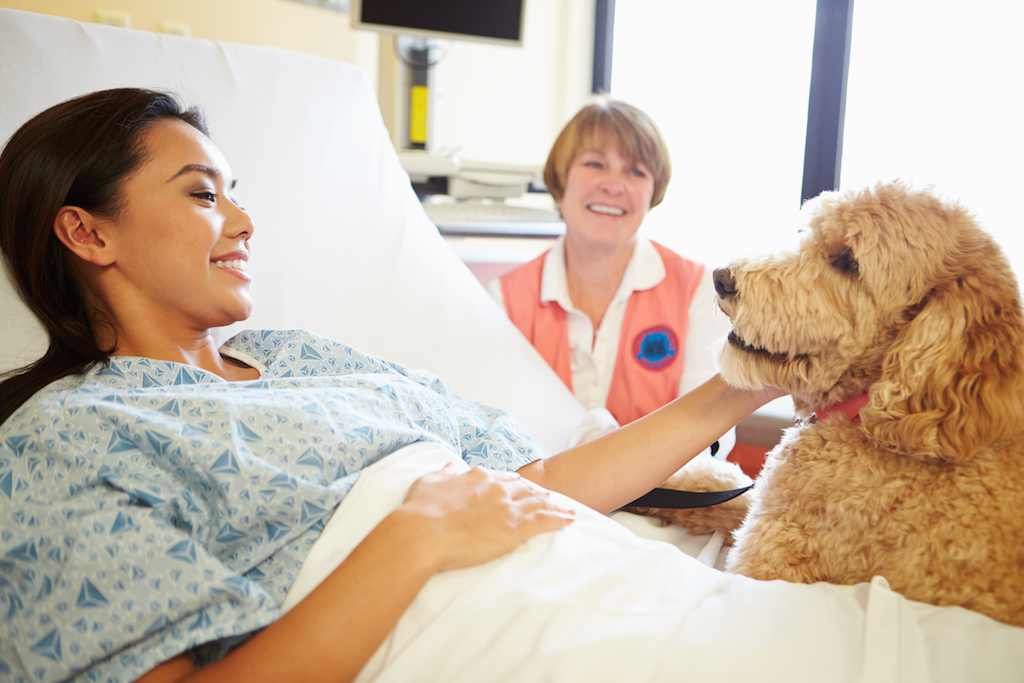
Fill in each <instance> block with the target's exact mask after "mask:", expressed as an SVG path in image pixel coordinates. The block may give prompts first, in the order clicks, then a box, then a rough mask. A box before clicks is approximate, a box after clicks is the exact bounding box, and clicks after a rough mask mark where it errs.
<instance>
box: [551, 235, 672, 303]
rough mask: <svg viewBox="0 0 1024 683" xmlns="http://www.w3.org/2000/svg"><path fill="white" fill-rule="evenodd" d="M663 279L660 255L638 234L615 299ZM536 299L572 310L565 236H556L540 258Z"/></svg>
mask: <svg viewBox="0 0 1024 683" xmlns="http://www.w3.org/2000/svg"><path fill="white" fill-rule="evenodd" d="M664 279H665V264H664V262H662V260H661V254H659V253H658V250H657V249H655V248H654V245H653V244H651V241H650V240H649V239H647V238H646V237H644V236H643V235H638V236H637V240H636V248H635V249H633V255H632V256H630V258H629V263H628V264H626V271H625V272H624V273H623V274H622V283H621V284H620V285H619V291H618V292H617V293H616V294H615V299H620V298H628V297H629V295H630V294H632V293H633V292H637V291H643V290H645V289H650V288H652V287H654V286H655V285H657V284H658V283H659V282H661V281H662V280H664ZM540 300H541V302H543V303H550V302H552V301H555V302H557V303H558V305H559V306H561V307H562V308H564V309H565V310H567V311H568V310H572V309H573V308H574V307H573V305H572V299H571V298H570V297H569V280H568V277H567V276H566V273H565V235H561V236H559V238H558V239H557V240H555V244H554V246H553V247H551V250H550V251H548V255H547V257H546V258H545V259H544V269H543V270H542V271H541V279H540Z"/></svg>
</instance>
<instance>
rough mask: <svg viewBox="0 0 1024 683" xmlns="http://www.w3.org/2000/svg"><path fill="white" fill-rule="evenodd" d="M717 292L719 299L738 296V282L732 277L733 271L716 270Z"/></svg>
mask: <svg viewBox="0 0 1024 683" xmlns="http://www.w3.org/2000/svg"><path fill="white" fill-rule="evenodd" d="M714 280H715V291H716V292H718V298H720V299H728V298H729V297H730V296H733V295H735V294H736V280H735V279H733V277H732V271H731V270H729V269H728V268H716V269H715V273H714Z"/></svg>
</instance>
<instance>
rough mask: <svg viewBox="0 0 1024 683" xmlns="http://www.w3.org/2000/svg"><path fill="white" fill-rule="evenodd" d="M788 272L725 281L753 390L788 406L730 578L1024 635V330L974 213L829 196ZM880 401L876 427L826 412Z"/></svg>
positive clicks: (892, 198)
mask: <svg viewBox="0 0 1024 683" xmlns="http://www.w3.org/2000/svg"><path fill="white" fill-rule="evenodd" d="M807 212H808V214H807V215H809V229H808V230H807V231H806V234H805V235H804V237H803V239H802V241H801V244H800V246H799V247H798V248H797V249H796V250H795V251H794V252H793V253H789V254H783V255H780V256H776V257H771V258H764V259H758V260H744V261H739V262H737V263H734V264H733V265H731V266H730V267H729V268H728V269H723V270H719V271H716V280H717V282H716V287H717V289H718V291H719V305H720V306H721V308H722V310H723V311H724V312H725V313H726V315H728V316H729V318H730V319H731V320H732V324H733V331H732V333H731V334H730V335H729V337H728V339H727V340H726V341H723V343H722V346H721V349H720V355H719V362H720V365H721V368H722V374H723V376H724V377H725V378H726V380H727V381H728V382H730V383H732V384H734V385H736V386H742V387H749V388H757V387H762V386H765V385H774V386H778V387H781V388H783V389H785V390H787V391H789V392H790V393H791V394H792V396H793V400H794V403H795V405H796V409H797V415H798V417H800V418H802V420H801V423H800V424H798V425H797V426H796V427H793V428H792V429H790V430H787V432H786V434H785V436H784V438H783V440H782V442H781V443H780V444H779V445H778V446H777V447H776V448H775V449H774V450H773V451H772V452H771V453H770V454H769V456H768V459H767V462H766V464H765V467H764V469H763V471H762V473H761V475H760V477H759V479H758V483H757V486H756V487H755V488H754V490H753V492H752V494H753V495H752V500H751V509H750V511H749V513H748V514H747V516H746V518H745V519H744V521H743V524H742V526H741V527H740V528H739V529H738V530H737V531H736V532H735V537H736V543H735V545H734V547H733V549H732V551H731V552H730V554H729V557H728V560H727V569H728V570H729V571H733V572H738V573H740V574H744V575H747V576H751V577H754V578H758V579H784V580H787V581H794V582H802V583H811V582H815V581H827V582H830V583H838V584H852V583H859V582H863V581H869V580H870V579H871V578H872V577H873V576H875V575H882V576H884V577H885V578H886V579H887V580H888V581H889V584H890V585H891V586H892V588H893V590H896V591H898V592H900V593H901V594H903V595H904V596H906V597H907V598H910V599H913V600H918V601H923V602H928V603H932V604H936V605H960V606H962V607H965V608H968V609H972V610H976V611H978V612H981V613H983V614H986V615H988V616H990V617H992V618H994V619H997V620H999V621H1003V622H1007V623H1010V624H1016V625H1020V626H1024V404H1022V396H1024V357H1022V354H1024V317H1022V311H1021V303H1020V293H1019V290H1018V285H1017V281H1016V279H1015V278H1014V276H1013V273H1012V272H1011V270H1010V267H1009V265H1008V263H1007V261H1006V259H1005V257H1004V255H1003V253H1002V252H1001V250H1000V248H999V247H998V246H997V245H996V244H995V243H994V242H993V241H992V239H990V238H989V237H988V236H987V235H986V234H985V233H984V232H982V231H981V230H980V229H979V228H978V226H977V224H976V223H975V221H974V220H973V218H972V217H971V216H970V215H969V214H968V212H967V211H966V210H964V209H963V208H962V207H960V206H958V205H950V204H947V203H944V202H942V201H940V200H939V199H937V198H936V197H934V196H933V195H932V194H930V193H929V192H926V191H918V190H914V189H912V188H910V187H908V186H906V185H903V184H900V183H895V184H889V185H879V186H877V187H875V188H873V189H869V190H865V191H862V192H858V193H842V194H840V193H826V194H823V195H822V196H820V197H818V198H817V199H816V200H813V201H812V202H809V203H808V207H807ZM861 394H866V405H865V406H864V407H863V409H861V410H860V413H859V417H857V416H856V415H854V417H853V418H851V417H848V416H846V415H843V414H838V415H831V416H829V417H826V418H824V419H821V420H817V421H815V419H814V418H813V416H812V414H813V413H815V411H819V412H820V411H822V409H823V408H826V407H828V406H832V405H834V404H837V403H840V402H842V401H844V400H846V399H849V398H851V397H856V396H859V395H861Z"/></svg>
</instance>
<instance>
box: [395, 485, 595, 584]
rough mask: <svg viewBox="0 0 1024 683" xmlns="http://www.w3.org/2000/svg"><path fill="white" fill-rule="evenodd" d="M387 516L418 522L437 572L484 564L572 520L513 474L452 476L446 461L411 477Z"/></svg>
mask: <svg viewBox="0 0 1024 683" xmlns="http://www.w3.org/2000/svg"><path fill="white" fill-rule="evenodd" d="M392 514H393V515H398V516H402V517H404V518H406V521H407V522H410V523H417V524H420V525H421V526H422V530H423V534H424V535H426V536H427V537H429V539H430V541H431V543H430V546H431V548H432V549H433V550H434V551H435V552H437V556H436V557H435V560H436V562H437V564H436V567H437V571H448V570H451V569H460V568H463V567H470V566H473V565H477V564H482V563H484V562H488V561H490V560H493V559H495V558H498V557H501V556H502V555H504V554H506V553H508V552H510V551H512V550H513V549H515V548H516V547H518V546H519V545H521V544H522V543H525V542H526V541H527V540H529V539H530V538H532V537H533V536H536V535H537V534H540V533H544V532H545V531H554V530H557V529H561V528H563V527H565V526H567V525H569V524H570V523H572V521H573V519H574V518H575V515H574V512H573V511H572V510H571V509H569V508H566V507H563V506H561V505H559V504H557V503H555V502H554V501H553V500H552V499H551V494H550V492H549V491H547V490H545V489H543V488H541V487H540V486H537V485H536V484H533V483H532V482H530V481H527V480H526V479H523V478H522V477H521V476H519V475H518V474H516V473H514V472H494V471H491V470H484V469H480V468H476V469H473V470H471V471H469V472H465V473H462V474H457V473H456V472H455V471H454V469H453V468H452V466H451V465H448V466H446V467H444V468H443V469H441V470H439V471H437V472H434V473H431V474H426V475H424V476H422V477H420V478H419V479H418V480H416V482H415V483H414V484H413V485H412V487H411V488H410V489H409V493H408V495H407V496H406V499H405V502H404V503H403V504H402V506H401V507H400V508H399V509H398V510H396V511H395V512H394V513H392Z"/></svg>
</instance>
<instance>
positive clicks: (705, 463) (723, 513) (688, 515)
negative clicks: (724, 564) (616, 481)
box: [625, 455, 752, 545]
mask: <svg viewBox="0 0 1024 683" xmlns="http://www.w3.org/2000/svg"><path fill="white" fill-rule="evenodd" d="M751 483H752V482H751V479H750V477H748V476H747V475H746V474H744V473H743V470H741V469H740V467H739V465H737V464H735V463H731V462H726V461H722V460H717V459H715V458H712V457H710V456H707V455H701V456H698V457H696V458H694V459H693V460H691V461H690V462H689V463H687V464H686V466H684V467H683V468H682V469H680V470H679V471H678V472H676V473H675V474H674V475H672V476H671V477H669V478H668V480H666V481H665V483H664V484H662V485H661V488H666V489H676V490H678V491H696V492H708V491H728V490H730V489H738V488H743V487H744V486H749V485H750V484H751ZM749 509H750V494H749V493H744V494H741V495H739V496H737V497H735V498H733V499H732V500H728V501H726V502H724V503H720V504H718V505H712V506H709V507H702V508H690V509H681V510H679V509H671V508H646V507H627V508H625V510H627V511H628V512H634V513H636V514H639V515H647V516H650V517H656V518H658V519H660V520H662V521H664V522H667V523H671V524H678V525H679V526H682V527H686V528H687V529H689V530H690V531H691V532H693V533H695V534H708V533H711V532H713V531H721V532H722V533H723V534H725V537H726V541H725V543H726V545H732V543H733V536H732V532H733V531H735V530H736V529H738V528H739V526H740V524H741V523H742V522H743V518H744V517H746V516H747V511H748V510H749Z"/></svg>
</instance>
